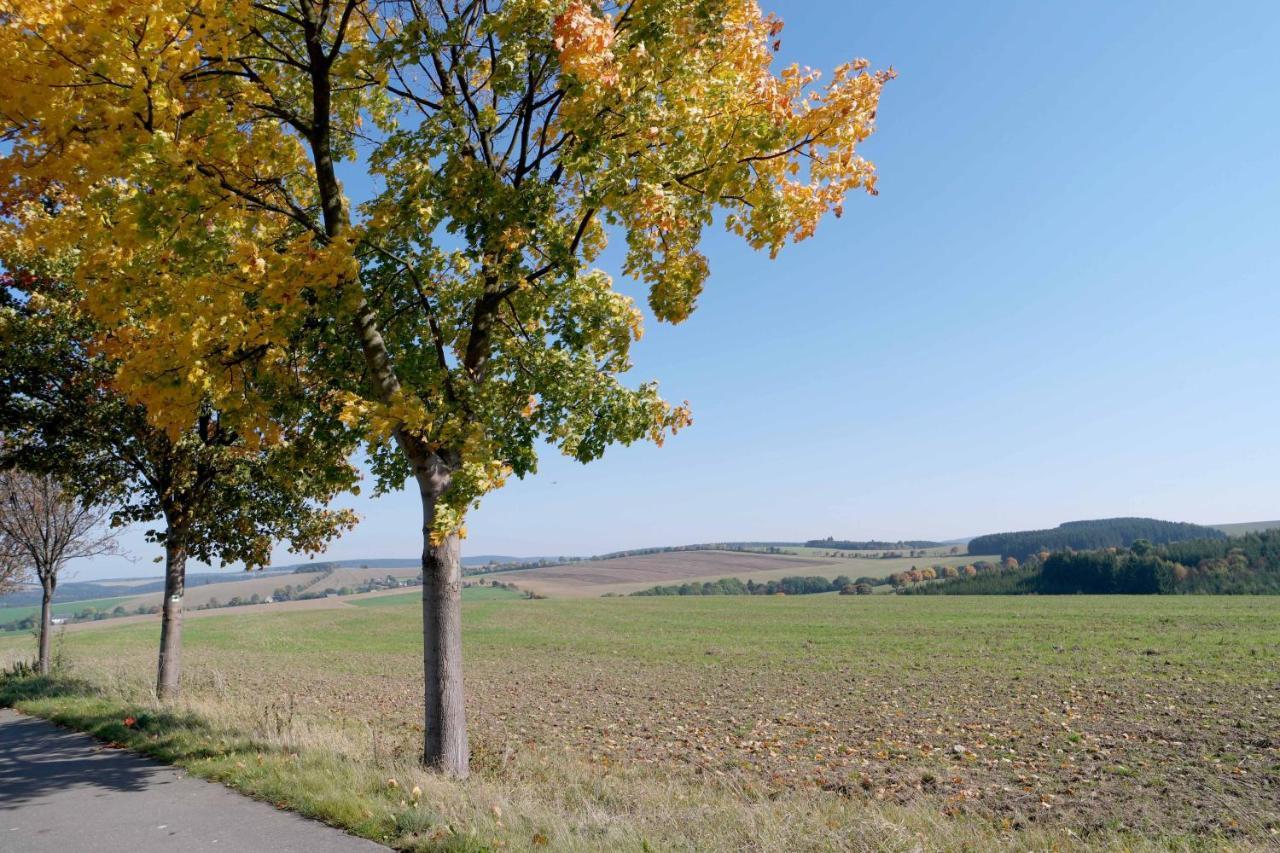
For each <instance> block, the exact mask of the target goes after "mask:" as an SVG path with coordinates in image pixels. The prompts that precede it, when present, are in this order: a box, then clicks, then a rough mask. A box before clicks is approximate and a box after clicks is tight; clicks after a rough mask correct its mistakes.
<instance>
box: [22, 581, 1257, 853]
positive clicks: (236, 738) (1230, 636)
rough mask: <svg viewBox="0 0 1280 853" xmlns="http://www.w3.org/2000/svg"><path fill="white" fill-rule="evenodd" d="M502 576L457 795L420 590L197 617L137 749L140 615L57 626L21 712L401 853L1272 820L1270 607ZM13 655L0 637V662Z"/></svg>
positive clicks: (944, 844)
mask: <svg viewBox="0 0 1280 853" xmlns="http://www.w3.org/2000/svg"><path fill="white" fill-rule="evenodd" d="M481 592H483V593H484V594H485V597H484V599H483V600H481V599H480V598H479V597H478V596H479V595H480V593H481ZM497 592H498V591H493V590H483V591H481V590H479V589H474V590H470V591H469V598H468V600H467V603H466V605H465V618H466V631H465V642H466V658H467V677H468V683H467V698H468V714H469V717H470V724H471V731H472V749H473V754H474V761H473V764H474V774H473V778H472V780H470V781H469V782H467V783H465V784H459V783H452V782H446V781H444V780H440V779H435V778H433V777H430V776H429V775H428V774H423V773H421V771H417V770H415V769H413V763H414V756H415V755H416V750H417V745H418V742H419V739H420V737H421V698H420V693H419V685H418V679H419V678H420V675H421V666H422V658H421V635H420V633H419V630H420V624H419V622H420V618H421V616H420V607H419V598H418V596H417V594H416V593H406V594H405V595H403V596H388V597H384V598H375V599H368V600H365V601H363V602H359V604H360V605H361V606H359V607H351V608H341V609H336V610H314V611H297V612H293V613H286V612H281V613H277V614H261V615H258V614H253V615H249V614H241V615H236V614H228V615H226V616H222V615H218V616H210V617H207V618H202V619H199V620H192V621H191V622H189V623H188V624H187V626H186V629H185V631H186V660H187V664H188V668H187V679H186V691H187V693H186V695H187V697H188V699H189V701H190V709H191V711H192V712H193V713H194V714H196V715H197V717H196V719H198V720H199V721H200V722H199V723H198V724H195V723H192V722H191V721H190V720H187V721H184V722H182V724H181V725H180V726H178V727H177V730H178V731H180V733H181V738H179V739H177V740H176V741H175V740H174V737H175V736H174V735H173V733H172V730H171V729H170V728H166V726H169V725H170V724H169V723H165V722H163V720H165V719H167V718H163V717H156V716H154V715H153V717H149V718H148V719H153V718H154V719H155V720H158V721H160V722H156V723H154V725H155V726H157V727H158V728H157V729H156V730H154V731H150V733H148V734H146V735H145V736H143V735H142V734H134V733H132V732H128V731H121V730H120V725H119V722H118V720H119V719H120V718H122V717H123V715H124V714H126V713H130V714H133V715H135V716H136V715H138V714H139V713H145V712H146V711H145V709H146V708H147V707H148V703H149V700H148V699H147V696H148V691H149V685H150V680H151V676H152V667H153V666H154V654H155V643H156V638H157V634H158V628H157V627H156V626H153V625H122V626H119V627H105V628H100V629H97V630H93V631H84V632H72V633H68V634H67V636H66V639H65V643H66V649H65V656H66V657H67V658H68V659H69V660H70V661H71V674H72V675H73V676H76V677H79V678H82V679H84V680H85V681H87V682H89V684H90V685H91V686H90V687H83V686H77V687H75V688H74V689H70V688H68V691H69V692H67V694H66V695H63V696H59V697H56V698H45V699H39V698H34V699H29V700H27V702H26V704H25V707H27V708H28V709H29V710H32V711H35V712H37V713H43V714H46V715H51V716H60V717H61V719H63V720H64V721H65V722H68V723H71V724H75V725H80V726H82V727H88V728H96V729H98V730H99V732H100V733H101V734H103V735H104V736H106V737H109V738H111V739H124V740H126V741H128V742H130V743H134V744H135V745H139V746H141V747H143V748H148V749H152V751H157V752H160V753H161V754H162V755H164V756H165V757H167V758H170V759H174V760H178V761H180V762H182V763H186V764H187V765H188V766H190V767H191V768H192V769H193V771H194V772H197V773H200V774H202V775H206V776H210V777H212V778H219V779H223V780H224V781H228V782H229V783H231V784H234V785H237V786H238V787H240V788H242V789H244V790H247V791H249V792H251V793H254V794H256V795H258V796H262V797H264V798H267V799H269V800H271V801H273V802H286V803H289V804H291V805H292V806H293V807H295V808H298V809H300V810H302V811H304V812H307V813H311V814H316V815H318V816H321V817H325V818H326V819H329V820H331V821H335V822H338V823H341V824H344V825H346V826H349V827H352V828H354V829H355V830H356V831H359V832H361V833H363V834H366V835H370V836H372V837H378V838H381V839H383V840H387V841H390V842H393V843H395V844H397V845H399V846H402V847H406V848H415V846H416V848H418V849H454V848H449V847H448V845H450V844H453V845H458V844H462V843H463V842H462V841H461V840H460V839H470V840H469V841H466V843H468V844H470V843H472V842H474V844H476V845H479V847H476V848H474V849H488V848H490V847H496V846H499V845H501V846H503V847H504V848H505V849H526V848H529V849H537V848H543V847H547V846H549V849H557V850H558V849H636V850H639V849H646V848H645V845H648V849H699V850H701V849H725V850H730V849H732V850H737V849H760V850H772V849H797V850H798V849H903V850H908V849H919V848H920V846H921V840H923V846H924V847H925V848H927V849H935V848H945V849H950V848H952V847H963V846H965V845H968V847H969V849H992V848H997V847H1004V848H1010V849H1026V848H1029V847H1034V848H1037V849H1047V848H1049V847H1053V846H1056V847H1058V848H1061V849H1069V848H1072V847H1077V846H1080V845H1082V844H1085V845H1088V846H1112V847H1117V848H1120V847H1124V848H1125V849H1130V848H1131V846H1133V845H1136V846H1138V847H1143V846H1148V845H1150V846H1158V847H1161V848H1165V847H1174V848H1181V847H1199V846H1208V847H1220V846H1222V845H1224V844H1226V845H1230V846H1233V847H1249V846H1252V847H1258V848H1266V847H1268V846H1269V845H1273V844H1274V843H1275V839H1276V838H1277V835H1278V834H1280V798H1277V796H1276V791H1277V787H1278V786H1280V741H1277V740H1276V733H1277V732H1280V695H1278V694H1277V688H1278V687H1280V685H1278V683H1277V681H1276V673H1277V672H1278V671H1280V598H1262V597H1258V598H1252V597H1184V596H1165V597H1154V596H1152V597H1122V596H1115V597H1106V598H1103V597H1063V598H1049V597H1019V598H999V597H974V598H964V599H956V598H939V599H934V598H923V597H922V598H915V597H899V596H864V597H857V596H808V597H794V598H788V597H767V598H766V597H723V598H720V597H707V598H665V599H664V598H645V599H634V598H624V599H578V600H546V601H528V600H519V599H505V600H504V599H500V598H496V597H494V594H496V593H497ZM353 603H356V602H353ZM29 645H30V640H29V638H27V639H26V641H25V642H24V643H19V642H18V641H17V640H16V639H13V638H9V639H4V640H0V663H3V662H4V661H5V660H6V659H7V658H9V657H17V656H19V655H21V654H25V652H26V649H27V647H28V646H29ZM24 689H25V688H24ZM8 692H9V693H10V695H11V697H12V696H13V695H16V694H18V693H20V692H21V691H20V690H18V689H17V688H11V689H9V691H8ZM137 709H142V710H137ZM246 739H247V740H246ZM188 740H190V743H189V744H188V743H187V741H188ZM174 743H177V744H179V745H181V744H187V745H186V746H182V747H181V748H179V747H178V746H174V745H173V744H174ZM210 753H212V754H210ZM295 755H297V756H301V757H300V758H294V757H292V756H295ZM196 756H199V757H196ZM255 756H256V757H255ZM388 777H397V778H398V779H399V780H401V781H400V783H398V785H397V786H396V787H394V788H391V789H390V790H387V783H386V780H387V778H388ZM408 780H412V781H413V782H414V783H415V784H418V785H420V786H421V787H422V788H423V790H424V791H425V792H426V794H425V795H424V798H423V800H422V803H420V804H416V805H415V803H414V802H412V801H410V800H408V799H405V795H404V793H403V791H404V789H406V788H407V787H408V785H409V781H408ZM339 789H340V790H339ZM426 803H429V804H430V807H429V808H427V807H426V806H425V805H423V804H426ZM495 808H496V809H497V812H496V813H495V811H494V809H495ZM366 813H367V815H368V816H367V817H366V816H365V815H366Z"/></svg>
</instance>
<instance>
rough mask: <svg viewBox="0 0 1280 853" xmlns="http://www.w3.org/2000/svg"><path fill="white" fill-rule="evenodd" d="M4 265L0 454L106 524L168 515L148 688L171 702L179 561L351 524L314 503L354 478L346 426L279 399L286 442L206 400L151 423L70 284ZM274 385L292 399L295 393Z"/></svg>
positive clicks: (230, 557)
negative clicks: (176, 417)
mask: <svg viewBox="0 0 1280 853" xmlns="http://www.w3.org/2000/svg"><path fill="white" fill-rule="evenodd" d="M5 266H6V267H8V268H9V270H10V272H8V273H6V274H5V276H4V278H3V280H2V281H0V284H3V285H4V287H3V290H2V291H0V429H2V430H3V433H4V436H5V442H4V445H3V446H2V447H0V463H3V464H6V465H12V466H18V467H21V468H24V469H26V470H31V471H40V472H44V473H46V474H49V475H52V476H55V477H57V478H58V479H59V480H60V481H61V482H62V483H64V484H66V487H67V488H71V489H73V490H74V491H75V493H76V494H77V495H78V496H79V498H80V500H82V501H85V502H89V503H93V504H95V505H96V506H99V507H106V508H108V510H109V513H110V517H111V521H112V523H113V524H128V523H152V522H156V521H161V522H163V527H156V528H151V529H150V530H148V531H147V538H148V539H149V540H150V541H152V542H155V543H157V544H159V545H161V546H162V547H163V548H164V553H165V557H164V560H165V591H164V602H163V606H162V610H161V613H162V617H161V632H160V651H159V658H158V663H157V675H156V692H157V694H158V695H159V696H160V697H161V698H174V697H176V696H177V695H178V693H179V688H180V675H181V641H182V615H183V595H184V593H185V586H186V565H187V559H188V558H189V557H195V558H196V559H198V560H200V561H202V562H206V563H214V562H215V561H216V562H218V563H221V564H222V565H224V566H225V565H227V564H229V563H232V562H243V563H244V564H245V565H246V567H247V568H252V567H255V566H263V565H265V564H266V563H267V562H268V561H269V559H270V556H271V548H272V547H273V546H274V544H275V543H276V542H279V541H288V542H289V543H290V547H291V549H292V550H295V551H303V552H308V553H313V552H316V551H319V550H322V549H323V548H324V546H325V544H326V543H327V542H328V541H329V540H330V539H331V538H333V537H334V536H336V535H338V534H339V533H340V532H341V531H343V530H345V529H348V528H349V527H350V526H352V525H353V524H354V521H355V519H354V516H353V515H352V514H351V513H350V512H347V511H331V510H327V509H324V507H323V505H324V504H326V503H327V502H328V501H329V500H330V499H331V498H332V497H333V496H334V495H335V494H337V493H338V492H340V491H343V490H345V489H347V488H350V487H351V486H352V485H353V483H354V481H355V477H356V472H355V470H354V469H353V468H352V467H351V465H350V464H349V463H348V462H347V460H346V455H347V453H348V452H349V451H350V450H351V448H352V447H353V444H352V440H351V436H350V435H349V434H348V433H347V431H346V430H345V429H343V428H342V427H341V425H340V424H339V423H338V421H337V420H336V418H332V417H330V418H325V417H324V416H323V413H317V412H313V411H305V410H302V411H297V412H291V411H290V409H289V408H288V407H287V406H284V405H281V406H279V407H277V409H276V410H275V412H276V416H275V418H274V420H273V421H272V423H271V426H272V428H273V429H275V430H277V431H278V432H279V433H280V434H281V435H282V436H284V437H285V438H286V439H287V441H283V442H281V443H280V444H278V445H275V446H272V447H265V446H262V445H261V444H260V443H259V442H258V441H257V440H256V439H255V437H254V436H252V435H250V436H245V435H241V434H238V433H237V432H235V431H234V430H233V429H232V428H230V427H228V426H227V425H226V420H225V418H224V417H223V414H222V413H220V412H218V411H216V410H214V409H213V408H212V407H210V406H209V405H207V404H206V405H202V406H201V407H199V408H198V409H197V411H196V412H195V413H194V414H193V417H192V422H191V424H190V425H189V426H188V427H186V428H184V429H182V430H179V431H176V432H175V431H172V430H166V429H161V428H158V427H156V426H155V425H154V424H153V422H152V418H151V414H152V412H151V411H150V410H148V409H147V408H145V407H143V406H140V405H136V404H134V403H131V402H129V401H128V400H127V399H125V398H124V396H123V395H121V394H120V393H118V392H116V391H115V390H114V389H113V387H112V385H113V380H114V370H115V363H114V361H113V360H112V359H109V358H107V357H105V356H99V355H95V354H94V352H93V351H94V345H95V342H96V341H98V340H100V339H101V338H102V337H103V334H102V330H101V329H100V328H99V327H95V325H94V324H93V323H92V321H90V320H89V319H88V318H86V317H84V316H83V315H82V314H81V313H80V312H79V311H78V310H77V308H76V307H75V306H76V302H77V300H78V295H77V292H76V290H75V289H74V288H72V287H70V286H69V285H67V284H66V283H65V282H64V281H63V280H62V278H61V277H58V276H56V275H52V274H49V273H48V270H47V269H46V270H44V271H42V272H41V273H35V272H32V271H30V270H29V269H26V268H24V266H23V264H22V259H20V258H14V257H12V256H11V257H9V258H6V259H5ZM41 266H45V267H48V266H49V264H47V263H44V264H41ZM114 333H115V334H119V333H120V330H117V331H116V332H114ZM280 393H281V396H282V397H283V399H284V400H285V401H288V400H289V396H288V395H289V394H292V393H295V392H294V391H292V390H285V389H282V390H281V392H280ZM101 512H102V510H95V513H97V514H101Z"/></svg>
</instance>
